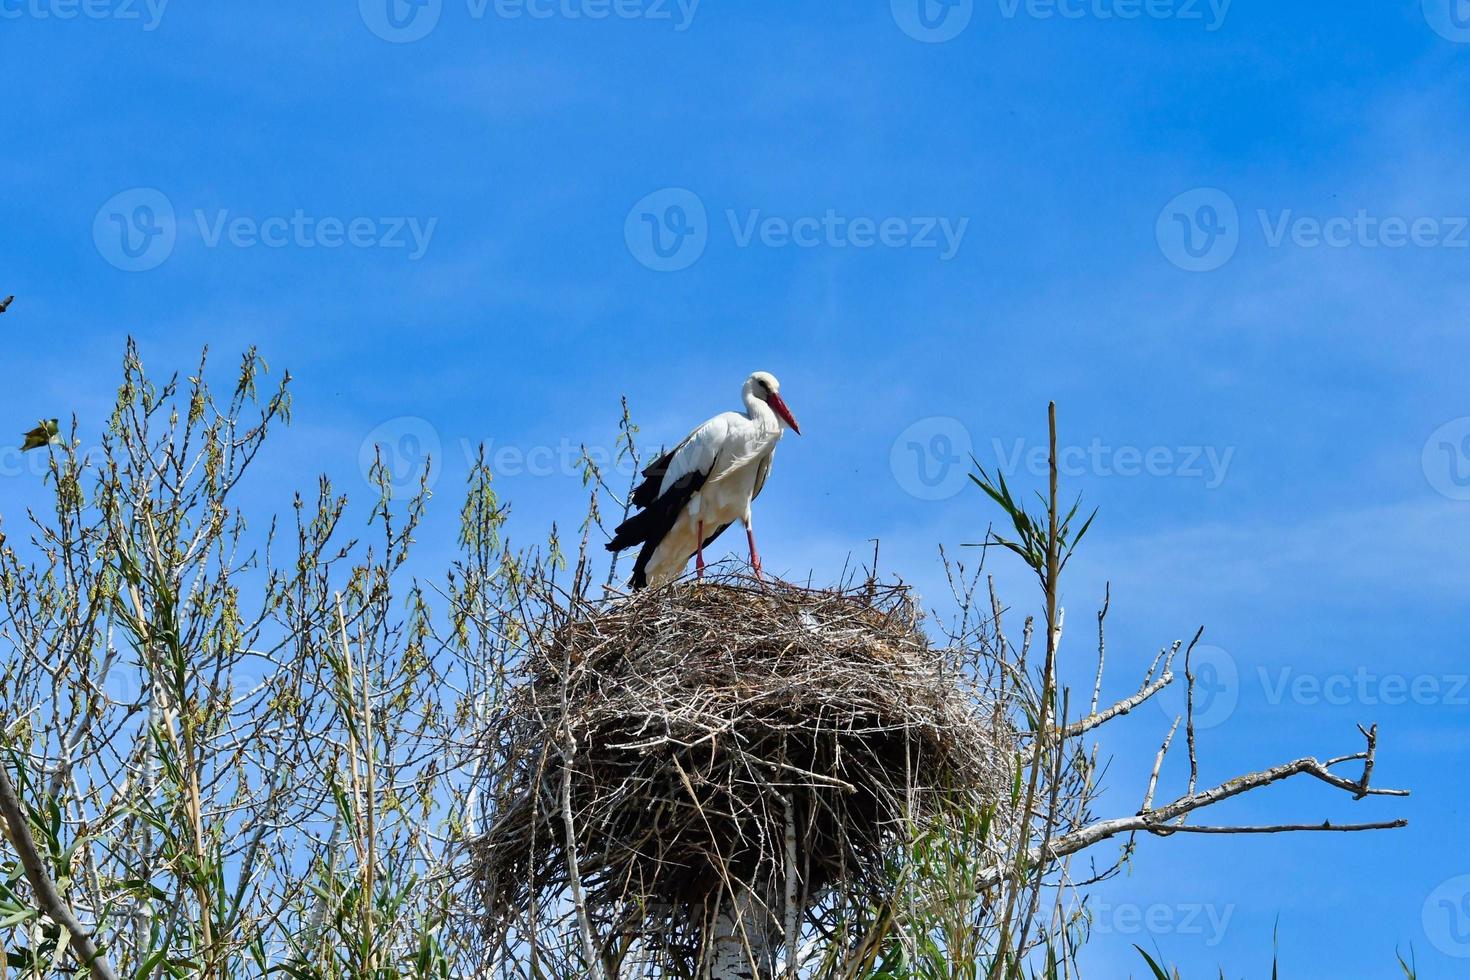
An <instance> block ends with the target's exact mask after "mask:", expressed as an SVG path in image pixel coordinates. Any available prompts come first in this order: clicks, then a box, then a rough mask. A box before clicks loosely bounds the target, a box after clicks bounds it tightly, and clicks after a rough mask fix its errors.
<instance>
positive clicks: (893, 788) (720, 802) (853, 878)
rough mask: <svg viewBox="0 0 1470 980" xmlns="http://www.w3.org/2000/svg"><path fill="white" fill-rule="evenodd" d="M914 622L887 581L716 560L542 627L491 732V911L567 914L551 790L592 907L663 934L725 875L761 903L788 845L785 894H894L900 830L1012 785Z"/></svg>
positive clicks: (973, 699) (996, 731)
mask: <svg viewBox="0 0 1470 980" xmlns="http://www.w3.org/2000/svg"><path fill="white" fill-rule="evenodd" d="M919 620H920V616H919V613H918V610H917V608H916V606H915V603H914V602H913V600H912V598H911V597H910V595H909V593H908V591H907V590H906V589H905V588H903V587H899V586H883V585H875V584H873V583H868V584H867V585H865V586H861V587H859V588H857V589H852V590H835V591H826V590H811V589H806V588H801V587H798V586H793V585H788V584H773V585H768V586H759V585H757V584H755V583H752V582H749V581H747V580H743V579H737V578H733V577H725V578H722V579H720V580H718V581H706V582H704V583H702V584H697V585H680V586H675V587H673V588H670V589H659V590H650V591H646V592H642V593H638V594H635V595H634V596H632V597H630V598H626V599H618V600H614V601H611V602H609V603H607V604H605V605H602V606H598V607H594V608H592V609H591V610H588V611H584V612H583V613H581V614H576V615H572V616H570V617H569V618H567V619H564V620H563V621H561V622H560V623H559V624H558V625H557V626H555V627H554V628H552V629H550V630H548V631H547V639H546V641H545V642H542V643H540V644H536V645H534V647H533V652H532V654H531V655H530V657H529V658H528V661H527V663H526V664H525V671H524V677H523V678H521V679H520V681H519V683H518V684H517V685H516V687H515V688H514V689H513V690H512V692H511V694H510V696H509V697H508V699H507V701H506V704H505V706H504V709H503V711H502V712H501V714H500V717H499V718H498V719H497V725H496V726H495V730H494V732H493V734H492V738H494V739H495V740H496V744H495V745H493V746H492V754H493V755H494V756H495V758H496V759H497V763H498V765H497V768H498V770H499V771H498V772H497V773H495V776H496V779H495V783H494V789H493V790H492V793H493V797H494V799H493V803H492V807H491V809H492V813H491V822H490V826H489V830H488V831H487V833H486V834H485V836H484V837H483V839H482V841H481V846H480V848H479V849H478V852H477V858H478V865H479V877H480V880H481V882H482V884H483V886H484V891H485V900H486V902H487V909H488V912H489V914H490V917H491V919H492V921H494V922H496V923H497V926H498V928H502V929H503V928H513V927H514V924H516V923H519V924H520V926H521V927H524V926H525V925H526V922H525V920H526V917H527V916H530V915H536V914H538V913H537V912H536V911H534V910H536V909H542V910H544V911H543V912H541V913H540V914H542V915H547V914H549V915H551V916H553V917H555V916H557V915H558V914H559V913H558V911H556V909H559V910H560V913H562V914H564V913H565V911H566V908H567V906H566V897H567V895H568V894H569V892H570V889H569V886H570V885H571V878H570V867H571V864H570V862H569V861H568V860H567V858H568V854H567V851H566V841H567V833H568V828H567V823H566V820H565V817H564V810H565V808H564V806H563V803H562V801H563V799H569V800H570V804H571V805H570V813H571V818H572V820H571V824H572V831H571V832H572V834H573V835H574V839H575V841H576V854H575V857H576V861H577V864H578V865H579V867H578V869H577V870H578V873H579V877H580V879H581V885H582V887H583V888H584V889H585V893H586V896H587V898H586V903H587V908H588V909H589V912H590V914H591V915H592V916H593V917H594V918H595V919H597V920H598V921H600V922H601V923H602V924H603V926H604V928H607V929H611V930H613V931H615V932H618V933H620V934H623V935H629V934H630V933H629V930H633V931H636V932H637V933H638V934H640V935H642V936H643V937H644V938H645V939H647V940H651V941H653V942H656V943H657V944H659V945H660V946H663V947H665V948H666V949H668V948H672V947H675V946H678V945H681V944H685V943H690V942H694V941H696V940H697V935H696V933H697V931H698V929H699V923H700V922H701V921H703V920H704V917H706V916H708V915H709V914H710V912H709V910H710V909H711V908H713V906H714V903H716V902H718V901H721V900H722V896H727V895H730V894H731V893H732V889H733V888H735V887H737V886H738V887H741V888H744V889H748V890H749V892H750V893H751V894H753V895H755V896H757V897H758V898H759V899H760V900H761V901H766V902H770V901H771V900H772V899H775V900H777V901H779V898H778V897H779V896H782V895H783V894H784V891H783V889H784V888H785V887H786V886H787V885H788V883H789V882H788V878H787V872H788V870H791V869H792V868H791V865H790V862H789V857H788V856H794V857H795V865H794V871H795V876H794V878H793V879H792V880H795V881H799V887H800V893H801V895H802V897H803V898H802V907H804V908H809V907H810V906H811V905H812V904H813V903H814V902H816V901H817V900H818V898H819V896H820V895H822V894H823V890H824V889H827V888H828V886H840V888H838V889H831V890H830V891H829V892H828V894H830V893H831V891H840V892H841V893H843V894H844V895H847V896H849V897H858V898H859V900H861V899H862V898H865V897H869V896H878V895H882V894H884V889H885V884H888V890H889V891H891V875H892V868H893V860H894V857H895V848H896V847H897V846H898V845H900V844H901V843H902V842H903V841H905V840H907V839H908V835H909V834H910V833H911V832H912V831H913V830H914V829H915V827H916V826H918V825H920V824H921V823H922V822H923V821H924V820H925V819H926V818H927V817H928V816H929V815H931V814H933V813H935V812H936V811H937V810H939V809H941V808H942V807H943V806H944V805H946V803H948V804H957V805H960V806H964V807H979V806H983V805H986V803H987V802H994V801H999V800H1002V799H1006V798H1008V794H1009V789H1010V781H1011V777H1010V766H1011V759H1012V756H1013V751H1014V733H1013V732H1012V730H1011V728H1010V727H1009V725H1008V724H1007V723H1006V722H1005V720H1004V719H1003V717H1002V715H1001V712H1000V711H999V709H998V708H996V707H995V706H994V705H993V704H991V703H989V702H988V701H987V700H986V698H985V697H984V696H983V694H981V693H980V692H979V691H977V690H976V688H975V686H974V685H973V683H972V682H971V681H970V679H969V678H968V677H967V676H966V673H967V672H966V671H965V670H964V669H962V664H961V662H960V659H959V657H958V656H957V655H956V654H954V653H953V652H952V651H948V650H945V649H940V648H937V647H934V646H931V645H930V643H929V642H928V641H927V639H926V637H925V635H924V633H923V631H922V630H921V628H920V622H919ZM573 743H575V749H574V750H573V749H572V745H573ZM568 783H569V785H568ZM1000 823H1001V821H997V826H999V825H1000Z"/></svg>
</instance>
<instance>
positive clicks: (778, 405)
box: [766, 391, 801, 435]
mask: <svg viewBox="0 0 1470 980" xmlns="http://www.w3.org/2000/svg"><path fill="white" fill-rule="evenodd" d="M766 404H768V405H770V406H771V409H772V410H773V411H774V412H775V413H776V414H777V415H779V416H781V418H782V419H783V420H785V422H786V424H787V425H789V426H791V431H792V432H795V433H796V434H797V435H801V426H799V425H797V424H796V417H795V416H793V415H792V414H791V409H789V408H787V407H786V403H785V402H784V401H782V400H781V396H780V395H778V394H776V393H775V392H774V391H773V392H771V395H770V397H769V398H767V399H766Z"/></svg>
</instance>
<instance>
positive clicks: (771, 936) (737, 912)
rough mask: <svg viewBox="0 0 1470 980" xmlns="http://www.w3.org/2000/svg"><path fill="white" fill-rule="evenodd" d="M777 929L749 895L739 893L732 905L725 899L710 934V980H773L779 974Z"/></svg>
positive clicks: (767, 913)
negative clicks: (777, 971) (777, 970)
mask: <svg viewBox="0 0 1470 980" xmlns="http://www.w3.org/2000/svg"><path fill="white" fill-rule="evenodd" d="M737 887H738V886H737ZM776 929H777V926H776V924H775V922H774V921H773V920H772V918H771V915H770V913H769V912H768V911H767V910H766V909H765V908H764V907H763V906H762V905H761V903H760V902H759V901H757V900H756V898H755V896H754V895H752V894H751V893H750V892H749V891H747V890H745V889H743V888H741V889H739V894H738V895H737V896H736V898H735V900H734V901H733V902H732V901H730V899H729V898H728V896H727V897H725V899H724V900H723V901H722V902H721V903H720V910H719V914H718V915H716V916H715V921H714V925H713V927H712V931H711V933H710V958H709V973H708V974H707V980H771V978H772V977H774V976H775V974H776V945H777V942H778V935H777V932H776Z"/></svg>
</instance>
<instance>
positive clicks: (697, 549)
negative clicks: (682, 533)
mask: <svg viewBox="0 0 1470 980" xmlns="http://www.w3.org/2000/svg"><path fill="white" fill-rule="evenodd" d="M694 533H695V534H697V535H699V540H698V541H697V542H695V545H694V577H695V578H697V579H703V578H704V521H698V522H696V525H695V529H694Z"/></svg>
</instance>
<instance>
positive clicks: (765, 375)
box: [745, 371, 801, 435]
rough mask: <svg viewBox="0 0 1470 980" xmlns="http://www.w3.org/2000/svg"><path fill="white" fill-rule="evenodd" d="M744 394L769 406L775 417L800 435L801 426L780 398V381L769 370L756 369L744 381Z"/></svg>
mask: <svg viewBox="0 0 1470 980" xmlns="http://www.w3.org/2000/svg"><path fill="white" fill-rule="evenodd" d="M745 395H746V396H747V397H751V398H758V399H760V400H761V401H763V402H765V403H766V404H767V405H769V406H771V411H773V412H775V413H776V417H777V418H778V419H780V420H781V421H782V422H785V423H786V424H787V425H789V426H791V431H792V432H795V433H796V434H797V435H801V426H799V425H797V424H796V416H794V415H792V414H791V409H789V408H787V407H786V402H785V401H783V400H782V399H781V382H779V381H777V380H776V376H775V375H774V374H772V373H770V372H769V371H757V372H755V374H752V375H751V376H750V377H749V378H747V379H746V381H745Z"/></svg>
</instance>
